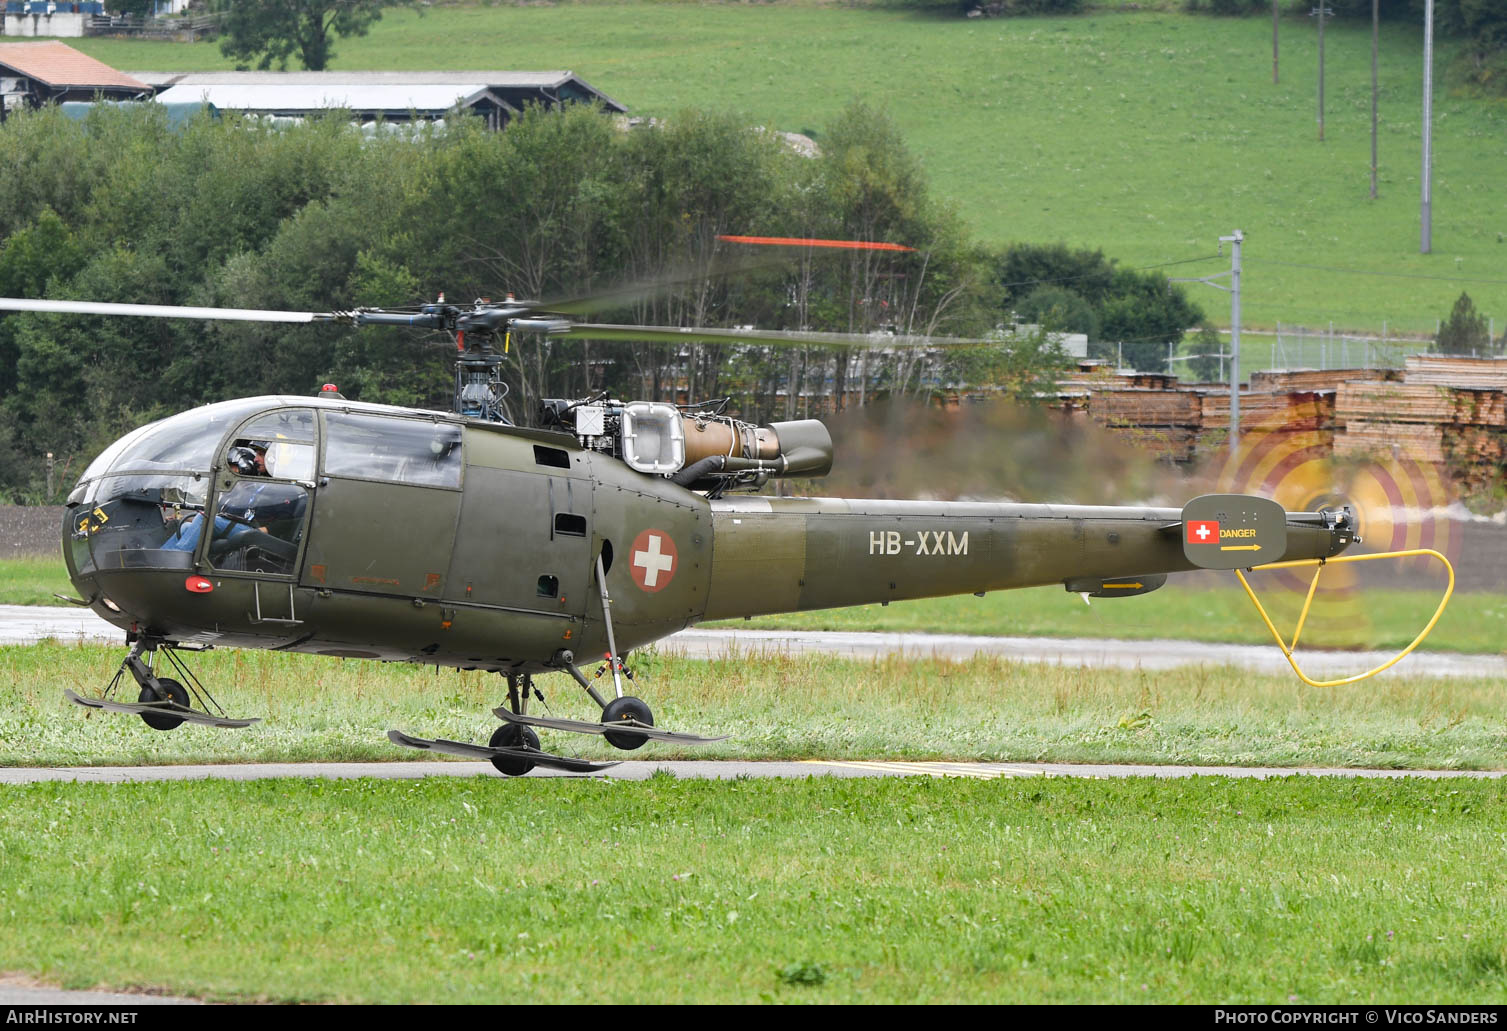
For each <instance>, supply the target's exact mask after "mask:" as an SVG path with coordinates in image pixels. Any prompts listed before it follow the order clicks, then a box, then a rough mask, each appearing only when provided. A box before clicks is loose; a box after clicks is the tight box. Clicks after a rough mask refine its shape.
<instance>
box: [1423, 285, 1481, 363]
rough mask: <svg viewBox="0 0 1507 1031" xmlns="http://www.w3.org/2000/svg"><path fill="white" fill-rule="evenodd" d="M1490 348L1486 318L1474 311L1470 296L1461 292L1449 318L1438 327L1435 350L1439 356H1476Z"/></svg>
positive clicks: (1474, 307)
mask: <svg viewBox="0 0 1507 1031" xmlns="http://www.w3.org/2000/svg"><path fill="white" fill-rule="evenodd" d="M1490 346H1491V333H1490V332H1489V331H1488V330H1487V328H1486V316H1485V315H1482V314H1481V313H1480V312H1478V311H1476V305H1475V302H1474V301H1472V300H1471V299H1470V294H1467V293H1465V292H1463V291H1462V292H1461V294H1460V296H1459V298H1457V299H1456V300H1455V307H1454V309H1453V310H1451V311H1450V313H1449V318H1448V319H1447V320H1445V322H1444V325H1442V326H1440V327H1439V335H1438V336H1436V337H1434V348H1435V350H1437V351H1438V352H1439V353H1440V354H1478V353H1482V352H1484V351H1486V350H1487V349H1488V348H1489V347H1490Z"/></svg>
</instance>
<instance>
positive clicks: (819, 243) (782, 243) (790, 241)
mask: <svg viewBox="0 0 1507 1031" xmlns="http://www.w3.org/2000/svg"><path fill="white" fill-rule="evenodd" d="M717 239H719V240H726V241H727V242H728V243H748V244H757V245H759V246H762V247H830V248H833V249H835V250H845V251H901V252H904V253H907V254H909V253H913V252H914V251H915V248H914V247H907V246H905V244H903V243H880V242H879V241H877V240H813V239H811V238H810V237H807V236H719V237H717Z"/></svg>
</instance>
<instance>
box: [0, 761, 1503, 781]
mask: <svg viewBox="0 0 1507 1031" xmlns="http://www.w3.org/2000/svg"><path fill="white" fill-rule="evenodd" d="M656 773H669V774H671V775H672V776H675V777H678V778H685V779H696V780H733V779H735V778H737V777H783V778H786V779H790V778H801V777H823V776H826V777H967V778H972V779H975V780H998V779H1000V778H1003V777H1011V778H1016V777H1085V778H1090V779H1105V778H1121V777H1159V778H1176V777H1239V778H1242V779H1253V780H1265V779H1267V778H1269V777H1289V776H1293V775H1295V774H1301V775H1303V776H1310V777H1373V778H1375V777H1382V778H1401V777H1418V778H1425V779H1430V780H1438V779H1443V778H1450V777H1470V778H1483V779H1497V778H1501V777H1507V771H1504V770H1492V771H1485V772H1482V771H1476V770H1359V769H1342V768H1338V767H1334V768H1318V767H1315V768H1312V769H1283V768H1278V767H1266V766H1123V765H1120V766H1109V765H1089V764H1081V765H1080V764H1076V763H967V762H892V761H889V760H874V759H802V760H797V761H794V762H782V761H774V762H752V761H747V760H740V759H719V760H705V759H697V760H690V759H676V760H640V759H631V760H628V761H626V762H622V763H619V764H618V765H617V766H614V767H612V769H610V770H608V771H606V772H605V773H595V774H583V773H562V772H559V771H555V770H535V771H534V772H533V773H530V774H529V777H530V778H537V777H576V778H582V777H586V778H596V777H610V778H613V779H615V780H647V779H648V778H649V777H652V776H653V775H654V774H656ZM482 776H485V777H491V778H494V779H502V778H500V777H499V776H498V774H497V773H496V771H494V770H493V769H492V766H491V764H490V763H484V762H450V761H422V762H390V763H235V764H226V765H217V766H55V767H26V768H6V769H0V784H35V783H39V782H42V781H77V782H79V783H89V784H127V783H132V784H134V783H144V782H162V781H185V780H242V781H244V780H271V779H276V778H280V777H320V778H324V779H328V780H349V779H352V778H356V777H376V778H379V779H382V780H418V779H420V778H423V777H482Z"/></svg>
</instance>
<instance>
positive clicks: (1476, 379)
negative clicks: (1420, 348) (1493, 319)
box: [1402, 354, 1507, 390]
mask: <svg viewBox="0 0 1507 1031" xmlns="http://www.w3.org/2000/svg"><path fill="white" fill-rule="evenodd" d="M1402 375H1403V380H1404V381H1405V382H1408V383H1428V384H1433V385H1434V386H1441V387H1476V388H1478V389H1482V390H1507V358H1457V357H1455V356H1453V355H1448V354H1415V355H1413V356H1412V357H1411V358H1409V359H1408V360H1407V362H1406V364H1405V365H1404V366H1403V373H1402Z"/></svg>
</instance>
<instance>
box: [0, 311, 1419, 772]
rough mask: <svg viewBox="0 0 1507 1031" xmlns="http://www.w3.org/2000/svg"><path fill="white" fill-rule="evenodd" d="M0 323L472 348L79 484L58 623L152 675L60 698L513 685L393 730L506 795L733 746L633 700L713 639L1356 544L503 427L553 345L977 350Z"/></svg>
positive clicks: (665, 333)
mask: <svg viewBox="0 0 1507 1031" xmlns="http://www.w3.org/2000/svg"><path fill="white" fill-rule="evenodd" d="M0 311H13V312H14V311H40V312H61V313H74V314H85V315H106V316H144V317H158V318H178V319H183V318H188V319H216V320H238V321H254V322H278V323H287V324H300V323H316V322H339V323H344V324H349V325H355V326H369V325H385V326H408V327H413V328H419V329H428V330H443V331H447V332H449V333H450V334H452V335H453V338H454V340H455V341H456V347H457V353H456V361H455V375H454V390H453V399H452V407H451V410H450V411H448V412H441V411H429V410H422V409H417V408H405V407H398V406H391V405H380V404H370V403H363V402H358V401H352V400H348V399H346V398H344V397H343V396H342V395H341V394H340V393H339V391H338V390H337V389H336V387H335V386H334V385H333V384H326V385H325V386H324V387H323V388H322V389H321V390H320V391H319V392H318V393H317V394H315V395H314V396H294V395H270V396H261V397H248V398H241V399H236V400H229V401H222V402H218V403H215V404H209V405H205V406H202V407H198V408H194V409H191V410H189V411H185V412H182V413H180V414H177V415H174V416H171V417H169V418H166V419H163V420H161V421H158V422H154V423H151V424H149V425H145V426H142V427H140V428H138V429H136V430H134V431H133V432H131V433H128V434H127V435H126V436H124V437H122V438H120V439H119V440H117V441H116V442H115V443H113V444H112V445H110V446H109V447H108V448H106V449H105V451H104V452H103V453H101V454H100V455H99V456H98V457H97V458H96V459H95V460H94V461H93V462H92V463H91V464H90V465H89V466H88V468H87V469H86V470H85V471H84V473H83V475H82V476H81V477H80V478H79V480H78V483H77V485H76V486H75V487H74V488H73V489H72V491H71V493H70V494H69V495H68V498H67V507H66V514H65V517H64V521H63V525H62V545H63V554H64V558H65V561H66V564H67V568H68V574H69V578H70V580H71V581H72V583H73V586H74V588H75V590H76V591H77V592H78V595H79V596H78V597H77V598H68V599H65V600H69V601H73V602H74V603H76V604H79V605H83V606H88V607H89V608H91V609H92V610H93V611H94V612H96V613H97V614H98V615H100V616H102V617H103V618H104V619H106V620H107V621H109V622H110V623H112V624H114V625H115V626H117V627H119V628H120V629H122V630H123V631H125V635H126V644H127V645H128V648H129V651H128V653H127V655H126V656H125V658H124V659H123V661H122V663H121V666H120V668H119V669H118V670H117V671H116V673H115V675H114V678H113V679H112V680H110V682H109V683H108V684H107V685H106V687H105V688H104V690H103V691H102V692H101V693H100V694H99V695H98V696H84V695H80V694H77V693H76V692H74V691H72V690H69V691H67V692H66V696H67V698H68V699H69V700H70V701H71V702H74V703H76V704H78V705H81V706H85V707H89V708H92V709H102V710H107V711H111V712H117V713H124V714H131V715H136V716H139V717H140V718H141V719H142V720H143V721H145V722H146V724H147V725H148V726H150V727H152V728H153V729H156V730H163V731H166V730H172V729H175V728H177V727H179V726H181V725H182V724H183V723H185V722H187V723H195V724H201V725H208V726H214V727H221V728H242V727H246V726H250V725H251V724H252V723H254V722H256V720H255V719H238V718H231V717H230V716H228V715H227V714H226V713H225V712H224V710H223V709H221V708H220V706H219V705H218V703H217V702H216V701H215V700H214V697H213V695H212V694H211V693H210V691H209V689H208V688H207V686H206V685H204V684H203V683H202V682H200V681H199V679H198V678H197V677H195V676H194V675H193V673H192V671H191V670H190V669H189V668H188V666H187V663H186V658H185V657H186V655H188V654H189V653H191V652H193V651H196V650H205V649H210V648H218V647H234V648H266V649H275V650H279V651H291V652H301V653H309V654H316V655H326V656H339V657H343V658H351V659H371V660H378V661H387V662H410V663H422V664H432V665H435V666H437V667H438V666H448V667H454V668H460V669H479V670H486V671H491V672H495V673H498V674H500V675H501V676H503V677H504V678H505V680H506V683H507V700H506V704H504V705H500V706H498V707H497V708H496V709H494V710H493V712H494V714H495V715H496V716H497V717H498V719H499V720H500V721H501V724H500V726H498V727H497V728H496V730H495V731H494V733H493V734H492V735H491V737H490V740H489V742H488V743H487V744H486V745H480V744H475V743H470V742H460V741H452V740H446V739H429V738H422V737H415V736H411V735H409V734H407V733H405V732H403V731H400V730H391V731H389V733H388V737H389V739H390V740H391V741H392V742H393V743H395V744H398V745H402V746H405V747H410V748H416V749H422V750H428V751H434V752H441V753H447V754H451V755H458V756H462V757H466V758H471V759H481V760H486V761H489V762H490V763H491V764H492V765H493V767H494V768H495V769H496V770H497V771H498V772H500V773H502V774H505V775H509V776H520V775H523V774H526V773H528V772H529V771H530V770H532V769H534V768H535V767H543V768H552V769H557V770H563V771H567V772H575V773H590V772H596V771H600V770H604V769H607V768H609V767H611V766H612V765H615V764H614V763H612V762H600V761H591V760H585V759H580V758H573V757H570V756H565V755H559V754H555V753H553V752H549V751H545V750H544V749H543V748H542V747H541V745H540V738H539V735H538V731H541V730H550V731H561V732H572V733H583V734H600V735H602V736H603V737H604V738H605V739H606V741H607V742H608V743H609V744H611V745H612V746H614V747H615V748H618V749H622V750H628V751H631V750H634V749H637V748H639V747H641V746H643V745H644V744H645V743H647V742H649V741H659V742H669V743H674V744H678V745H695V744H704V743H709V742H711V741H716V740H723V739H722V738H709V737H704V736H701V735H698V734H694V733H689V732H685V731H671V730H668V729H665V728H663V727H660V726H657V725H656V724H655V718H654V714H653V711H652V710H651V709H650V707H649V705H648V704H647V703H645V702H644V701H643V700H642V699H640V698H638V697H636V696H634V695H632V694H629V693H626V691H625V687H624V684H625V682H626V683H627V684H628V685H630V686H631V685H632V683H633V674H632V669H631V667H630V666H629V664H628V662H627V656H628V655H629V654H630V653H631V652H632V651H633V650H634V649H637V648H641V647H643V646H645V645H648V644H650V643H652V642H654V641H656V640H659V639H661V638H664V637H666V636H668V635H670V634H673V633H676V632H678V631H680V630H682V629H685V628H687V627H690V626H692V625H694V624H696V623H699V622H702V621H705V620H716V619H728V618H733V617H739V616H745V617H751V616H757V615H765V614H772V613H784V612H795V611H804V610H810V609H821V608H831V607H839V606H851V605H859V604H867V603H874V602H880V603H889V602H892V601H901V600H907V599H917V598H927V597H936V596H942V595H954V594H977V595H980V596H982V595H983V594H984V593H985V592H988V591H998V590H1005V589H1013V588H1024V587H1036V586H1044V585H1060V586H1063V587H1065V588H1066V589H1067V590H1069V591H1074V592H1078V593H1081V594H1083V595H1084V596H1085V597H1091V598H1127V597H1135V596H1139V595H1144V594H1147V593H1150V592H1152V591H1155V590H1157V589H1159V588H1160V587H1162V586H1163V585H1164V584H1165V583H1166V581H1167V578H1168V576H1169V575H1172V574H1176V573H1179V572H1186V571H1190V570H1194V569H1200V568H1203V569H1224V570H1233V571H1235V572H1236V574H1237V576H1240V578H1241V580H1242V582H1243V583H1244V582H1245V578H1244V575H1243V573H1242V570H1245V569H1250V568H1253V567H1258V566H1259V567H1265V568H1272V567H1273V566H1282V565H1288V566H1291V565H1313V566H1316V567H1319V568H1322V566H1323V565H1324V564H1325V563H1328V562H1332V561H1343V560H1344V557H1343V556H1341V553H1342V552H1344V551H1346V550H1347V549H1348V548H1350V547H1351V546H1352V545H1355V544H1357V543H1359V542H1360V538H1359V537H1358V536H1357V532H1356V531H1357V519H1356V515H1355V513H1354V512H1353V511H1352V510H1351V509H1350V508H1349V507H1347V506H1344V505H1340V506H1336V507H1330V508H1321V509H1319V510H1317V511H1312V512H1288V511H1285V510H1284V509H1283V507H1282V506H1281V505H1279V504H1278V503H1276V502H1275V501H1271V500H1269V499H1266V498H1261V497H1256V496H1250V495H1241V494H1208V495H1203V496H1201V497H1197V498H1194V499H1193V500H1191V501H1190V502H1189V503H1188V504H1187V505H1185V506H1184V507H1183V508H1182V509H1176V508H1161V507H1118V506H1076V505H1056V504H1051V505H1047V504H1015V503H985V502H941V501H922V500H916V501H894V500H885V501H880V500H867V501H866V500H850V499H836V498H791V497H775V496H769V495H766V494H759V493H755V492H756V491H758V489H759V488H761V487H763V486H764V485H765V484H766V483H768V482H770V481H771V480H777V479H781V478H789V477H801V478H803V479H812V478H817V477H820V476H823V475H825V474H827V473H828V472H830V470H831V469H832V466H833V462H834V449H833V443H832V438H831V436H830V434H829V433H828V431H827V428H826V426H825V425H824V424H823V423H822V422H820V421H819V420H814V419H802V420H792V421H786V422H772V423H770V424H768V425H755V424H752V423H749V422H746V421H743V420H740V419H738V418H734V417H732V416H730V415H728V414H727V412H726V402H725V401H723V402H711V403H707V402H702V403H690V404H676V403H670V402H665V401H655V400H650V401H625V400H621V399H618V398H614V397H611V396H609V395H607V394H605V393H599V394H596V395H593V396H588V397H581V398H563V399H545V400H542V401H541V402H540V403H539V405H538V411H537V413H536V418H535V420H534V425H531V426H522V425H514V424H512V423H510V422H509V421H508V420H507V419H506V418H505V414H504V407H503V404H502V399H503V396H504V393H505V388H504V386H503V383H502V379H501V372H500V370H501V366H502V363H503V361H504V355H505V354H506V352H507V351H508V349H509V348H510V347H511V346H512V343H513V340H514V338H515V337H520V336H522V335H525V334H531V333H532V334H545V335H547V336H549V337H555V338H585V339H592V340H625V341H651V342H658V341H669V342H673V343H689V342H692V341H704V340H716V341H724V342H735V343H744V344H813V343H814V344H842V345H853V344H859V345H863V346H883V347H890V348H894V347H927V348H934V347H939V346H958V345H968V344H972V343H977V341H968V340H958V339H950V338H929V337H914V338H912V337H896V336H884V337H882V338H881V339H877V340H876V339H875V338H874V337H870V336H866V335H860V334H839V333H814V332H783V331H761V330H753V329H682V328H678V327H645V326H626V325H608V324H596V323H584V322H577V321H575V320H574V319H573V318H572V316H571V315H570V314H569V313H568V312H566V311H563V310H558V309H556V308H552V307H551V306H550V305H548V304H545V303H541V302H532V301H518V300H516V299H513V298H511V297H509V298H507V299H506V300H504V301H500V302H493V301H485V300H479V301H475V302H473V303H470V304H454V303H446V302H444V301H443V296H441V299H440V300H439V301H437V302H434V303H430V304H424V305H419V306H416V307H411V308H358V309H352V310H345V311H330V312H289V311H267V310H248V309H229V308H190V307H177V306H164V305H137V304H113V303H111V304H107V303H96V302H87V301H54V300H31V299H15V298H0ZM499 344H500V345H501V350H499V347H498V345H499ZM1355 557H1356V558H1374V557H1387V556H1371V555H1365V556H1355ZM1441 558H1442V556H1441ZM1446 564H1447V563H1446ZM1316 584H1317V574H1316V575H1315V585H1316ZM1247 590H1248V591H1249V590H1250V588H1249V585H1248V584H1247ZM1251 597H1252V600H1253V601H1256V596H1255V595H1254V593H1252V595H1251ZM1311 597H1312V591H1311V590H1310V599H1311ZM1446 600H1447V596H1446ZM1257 607H1258V609H1260V603H1259V601H1257ZM1442 610H1443V605H1442V604H1441V606H1440V611H1441V612H1442ZM1262 616H1263V618H1266V617H1265V612H1264V610H1262ZM1437 618H1438V614H1436V615H1435V620H1437ZM1267 625H1268V627H1270V628H1271V629H1272V632H1273V634H1274V635H1276V637H1277V641H1278V643H1279V644H1280V645H1282V647H1283V649H1284V651H1285V652H1287V654H1288V657H1289V661H1293V660H1292V654H1291V649H1290V648H1289V646H1288V645H1287V643H1286V642H1284V640H1283V638H1282V637H1281V635H1280V634H1279V633H1277V631H1276V629H1275V628H1274V627H1272V626H1271V623H1270V620H1267ZM1432 625H1433V624H1432V623H1430V627H1432ZM1299 629H1301V625H1300V628H1299ZM1424 633H1425V634H1426V633H1427V629H1426V630H1425V631H1424ZM1423 636H1424V635H1420V636H1419V638H1418V640H1417V641H1414V643H1413V645H1412V646H1410V647H1409V649H1407V650H1406V651H1404V652H1403V654H1404V655H1405V654H1407V652H1408V651H1411V650H1412V647H1416V645H1417V644H1418V643H1419V641H1421V640H1422V637H1423ZM1296 643H1297V633H1296V632H1295V633H1294V635H1293V642H1292V644H1293V646H1294V647H1295V646H1296ZM596 656H601V657H602V659H601V663H602V664H601V667H600V668H599V669H598V671H597V678H596V680H600V679H601V677H602V676H603V674H604V673H606V672H608V671H610V673H611V682H612V697H610V698H608V697H604V696H603V694H602V692H601V691H599V690H598V689H597V686H596V682H595V681H594V680H593V679H588V678H587V676H586V675H585V674H584V673H583V672H582V670H581V668H580V667H581V666H582V665H583V663H585V664H589V662H590V661H597V660H596V659H595V657H596ZM587 657H592V658H591V659H590V660H588V658H587ZM1398 658H1399V659H1400V658H1401V656H1398ZM1393 661H1394V662H1395V661H1397V660H1396V659H1394V660H1393ZM1388 665H1390V663H1389V664H1388ZM1382 668H1384V667H1382ZM1294 669H1295V670H1298V673H1299V675H1300V676H1304V674H1303V673H1302V671H1301V670H1300V669H1298V666H1297V664H1296V662H1294ZM1377 671H1379V670H1373V671H1370V672H1368V673H1366V674H1363V675H1362V676H1369V675H1371V674H1372V673H1375V672H1377ZM551 672H555V673H560V674H563V675H564V676H565V677H567V678H568V679H569V680H571V681H573V682H574V683H575V685H576V686H578V687H579V688H580V689H582V690H583V691H584V692H585V693H586V694H587V695H588V696H589V697H590V698H591V700H592V702H593V703H594V704H595V705H596V706H597V707H598V708H599V709H600V719H599V720H597V721H595V722H593V721H588V720H575V719H564V718H555V717H552V716H540V715H536V714H535V713H532V712H530V711H529V706H530V703H531V702H532V701H535V700H539V701H542V700H543V694H542V692H541V691H540V689H539V688H538V686H537V685H536V683H535V678H536V677H539V676H541V675H543V674H546V673H551ZM127 678H129V680H127ZM1304 679H1305V680H1307V677H1306V676H1304ZM1350 679H1361V678H1360V677H1356V678H1350ZM1308 682H1310V683H1316V682H1315V681H1311V680H1310V681H1308ZM1347 682H1348V681H1347ZM130 683H134V685H135V687H136V689H137V692H136V699H135V700H134V701H132V700H129V696H128V694H127V693H126V690H127V685H128V684H130Z"/></svg>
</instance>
